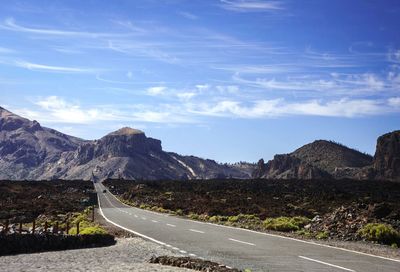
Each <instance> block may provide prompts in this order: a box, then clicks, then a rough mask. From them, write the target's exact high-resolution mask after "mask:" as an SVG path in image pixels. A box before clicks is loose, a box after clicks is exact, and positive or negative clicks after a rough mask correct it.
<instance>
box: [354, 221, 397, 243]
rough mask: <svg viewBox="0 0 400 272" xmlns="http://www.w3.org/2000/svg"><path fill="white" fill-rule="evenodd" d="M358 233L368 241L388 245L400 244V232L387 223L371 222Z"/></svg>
mask: <svg viewBox="0 0 400 272" xmlns="http://www.w3.org/2000/svg"><path fill="white" fill-rule="evenodd" d="M358 234H359V235H360V236H361V237H362V238H363V239H366V240H368V241H374V242H378V243H381V244H386V245H393V244H396V245H399V244H400V233H399V232H398V231H396V230H395V229H394V228H393V227H392V226H390V225H387V224H380V223H369V224H367V225H365V226H364V227H362V228H361V229H360V230H359V231H358Z"/></svg>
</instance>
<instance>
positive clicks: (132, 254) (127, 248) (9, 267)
mask: <svg viewBox="0 0 400 272" xmlns="http://www.w3.org/2000/svg"><path fill="white" fill-rule="evenodd" d="M161 255H170V256H181V255H179V254H176V253H175V252H173V251H170V250H168V249H166V248H163V247H161V246H159V245H157V244H154V243H152V242H148V241H145V240H143V239H141V238H126V239H118V240H117V244H116V245H114V246H111V247H103V248H90V249H77V250H68V251H53V252H44V253H35V254H21V255H15V256H4V257H0V271H3V272H6V271H7V272H8V271H27V272H28V271H29V272H30V271H63V272H64V271H96V272H101V271H115V272H119V271H163V272H169V271H171V272H172V271H182V272H184V271H186V272H189V271H193V270H188V269H182V268H175V267H169V266H161V265H158V264H149V263H147V262H148V260H149V259H150V258H151V257H152V256H161Z"/></svg>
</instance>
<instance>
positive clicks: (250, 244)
mask: <svg viewBox="0 0 400 272" xmlns="http://www.w3.org/2000/svg"><path fill="white" fill-rule="evenodd" d="M228 240H230V241H233V242H236V243H241V244H245V245H249V246H255V244H253V243H249V242H244V241H240V240H236V239H232V238H229V239H228Z"/></svg>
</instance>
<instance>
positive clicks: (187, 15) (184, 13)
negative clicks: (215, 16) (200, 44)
mask: <svg viewBox="0 0 400 272" xmlns="http://www.w3.org/2000/svg"><path fill="white" fill-rule="evenodd" d="M178 14H179V15H181V16H183V17H185V18H186V19H190V20H197V19H198V18H199V17H198V16H197V15H194V14H193V13H191V12H187V11H180V12H178Z"/></svg>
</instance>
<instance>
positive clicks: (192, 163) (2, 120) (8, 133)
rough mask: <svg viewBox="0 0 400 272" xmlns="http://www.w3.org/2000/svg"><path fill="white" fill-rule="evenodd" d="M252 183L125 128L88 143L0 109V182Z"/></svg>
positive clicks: (237, 171) (243, 174) (234, 170)
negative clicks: (233, 180)
mask: <svg viewBox="0 0 400 272" xmlns="http://www.w3.org/2000/svg"><path fill="white" fill-rule="evenodd" d="M221 177H235V178H248V177H249V170H248V168H246V169H245V170H242V169H241V168H240V167H233V166H230V165H222V164H219V163H217V162H215V161H213V160H207V159H201V158H198V157H194V156H181V155H179V154H176V153H172V152H165V151H163V150H162V147H161V141H160V140H156V139H152V138H149V137H146V135H145V134H144V132H142V131H140V130H135V129H131V128H122V129H120V130H118V131H115V132H112V133H110V134H108V135H106V136H104V137H103V138H101V139H99V140H95V141H85V140H82V139H79V138H76V137H72V136H69V135H66V134H63V133H60V132H58V131H55V130H52V129H49V128H45V127H42V126H41V125H40V124H39V123H38V122H36V121H30V120H28V119H25V118H22V117H20V116H18V115H15V114H13V113H11V112H9V111H7V110H5V109H3V108H0V179H6V180H24V179H26V180H53V179H64V180H73V179H80V180H104V179H106V178H123V179H146V180H156V179H176V180H187V179H208V178H221Z"/></svg>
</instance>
